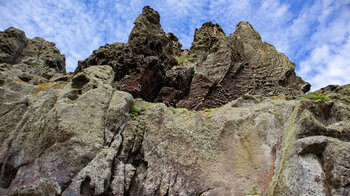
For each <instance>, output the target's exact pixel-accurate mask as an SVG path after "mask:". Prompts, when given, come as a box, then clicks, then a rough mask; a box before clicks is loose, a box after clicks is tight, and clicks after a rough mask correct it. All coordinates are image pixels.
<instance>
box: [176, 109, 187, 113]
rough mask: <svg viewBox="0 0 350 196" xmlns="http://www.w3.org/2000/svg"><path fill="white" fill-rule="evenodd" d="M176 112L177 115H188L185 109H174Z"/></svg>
mask: <svg viewBox="0 0 350 196" xmlns="http://www.w3.org/2000/svg"><path fill="white" fill-rule="evenodd" d="M176 112H178V113H179V114H188V113H189V112H190V111H189V110H188V109H187V108H176Z"/></svg>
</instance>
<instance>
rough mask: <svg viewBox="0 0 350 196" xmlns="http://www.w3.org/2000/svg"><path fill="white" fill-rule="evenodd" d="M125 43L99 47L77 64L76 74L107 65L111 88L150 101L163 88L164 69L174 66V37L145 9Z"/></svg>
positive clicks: (177, 46) (154, 13) (149, 9)
mask: <svg viewBox="0 0 350 196" xmlns="http://www.w3.org/2000/svg"><path fill="white" fill-rule="evenodd" d="M134 24H135V27H134V28H133V30H132V31H131V33H130V36H129V41H128V43H127V44H123V43H114V44H112V45H108V44H107V45H106V46H103V47H100V48H99V49H98V50H96V51H94V53H93V54H92V55H91V56H90V57H88V58H87V59H86V60H84V61H81V62H79V65H78V68H77V69H76V72H79V71H82V70H83V69H84V68H86V67H89V66H92V65H97V64H99V65H110V66H111V67H113V70H114V72H115V73H116V77H115V83H114V87H115V88H116V89H119V90H122V91H126V92H129V93H131V94H132V95H133V96H134V97H142V98H143V99H145V100H147V101H154V100H155V99H156V97H157V95H158V93H159V91H160V89H161V88H162V86H163V83H164V77H165V73H166V71H167V70H169V69H170V68H171V67H173V66H174V65H176V64H177V62H176V59H175V55H176V54H178V53H179V50H180V48H181V45H180V44H179V43H178V42H177V38H176V37H175V35H174V34H168V35H167V34H165V33H164V31H163V29H162V28H161V26H160V16H159V14H158V12H156V11H154V10H153V9H151V8H150V7H145V8H143V10H142V14H141V15H140V16H139V17H137V18H136V20H135V22H134Z"/></svg>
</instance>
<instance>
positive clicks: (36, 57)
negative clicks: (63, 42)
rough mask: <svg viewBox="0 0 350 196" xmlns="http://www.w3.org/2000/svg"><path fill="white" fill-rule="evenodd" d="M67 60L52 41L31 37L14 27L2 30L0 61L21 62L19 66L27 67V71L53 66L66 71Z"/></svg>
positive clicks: (0, 33)
mask: <svg viewBox="0 0 350 196" xmlns="http://www.w3.org/2000/svg"><path fill="white" fill-rule="evenodd" d="M65 61H66V58H65V56H64V55H62V54H61V53H60V51H59V50H58V49H57V48H56V46H55V44H54V43H52V42H48V41H46V40H44V39H42V38H39V37H35V38H33V39H29V38H27V37H26V35H25V33H24V32H23V31H21V30H19V29H16V28H13V27H10V28H8V29H6V30H5V31H1V32H0V63H8V64H10V65H13V64H20V66H18V68H21V69H24V68H26V72H28V71H32V72H34V71H41V72H42V71H43V70H42V69H45V68H46V69H48V68H52V69H55V70H56V71H57V72H60V73H65V72H66V62H65ZM35 68H38V69H37V70H36V69H35ZM36 75H38V74H37V73H36Z"/></svg>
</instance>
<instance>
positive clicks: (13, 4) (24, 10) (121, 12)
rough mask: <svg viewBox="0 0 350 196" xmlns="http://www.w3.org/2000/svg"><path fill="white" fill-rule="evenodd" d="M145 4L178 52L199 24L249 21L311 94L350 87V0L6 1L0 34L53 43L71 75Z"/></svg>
mask: <svg viewBox="0 0 350 196" xmlns="http://www.w3.org/2000/svg"><path fill="white" fill-rule="evenodd" d="M145 5H150V6H151V7H152V8H154V9H155V10H157V11H158V12H159V13H160V15H161V24H162V27H163V28H164V30H165V32H173V33H174V34H175V35H177V36H178V37H179V40H180V42H181V43H182V45H183V46H184V48H189V47H190V46H191V42H192V40H193V33H194V30H195V28H199V27H200V26H201V25H202V24H203V23H204V22H207V21H213V22H215V23H219V24H220V25H221V26H222V28H223V29H224V31H225V32H226V34H229V33H232V32H233V31H234V29H235V25H236V24H237V23H238V22H239V21H249V22H250V23H251V24H252V25H253V27H254V28H255V29H256V30H257V31H258V32H259V33H260V34H261V36H262V39H263V40H264V41H266V42H269V43H271V44H273V45H275V47H276V48H277V49H278V50H279V51H281V52H283V53H285V54H286V55H287V56H289V57H290V59H291V60H292V61H294V62H296V64H297V73H298V74H299V75H301V76H302V77H303V79H304V80H306V81H309V82H310V83H311V84H312V86H313V90H316V89H317V88H320V87H322V86H325V85H327V84H331V83H337V84H345V83H350V78H349V77H347V76H348V75H350V70H349V69H350V68H349V67H350V59H349V57H348V56H349V55H348V53H350V46H349V45H350V44H349V40H350V37H349V36H350V12H349V10H350V0H337V1H332V0H320V1H315V0H314V1H303V0H293V1H292V0H266V1H254V0H216V1H212V0H203V1H198V0H164V1H161V2H159V1H155V0H149V1H146V0H119V1H113V0H100V1H97V2H92V1H83V0H77V1H71V0H61V1H47V0H36V1H34V0H27V1H19V0H12V1H0V9H1V10H2V11H1V12H0V29H1V30H5V29H6V28H8V27H10V26H14V27H17V28H20V29H22V30H24V31H25V32H26V34H27V36H28V37H35V36H39V37H43V38H45V39H46V40H48V41H52V42H55V43H56V44H57V47H58V48H59V49H60V50H61V52H62V53H64V54H65V55H66V57H67V69H68V71H73V70H74V69H75V67H76V66H77V61H78V60H83V59H85V58H87V57H88V56H89V55H90V54H91V53H92V51H93V50H96V49H98V47H99V46H102V45H105V44H106V43H114V42H117V41H118V42H126V41H127V40H128V36H129V33H130V32H131V29H132V28H133V21H134V20H135V18H136V17H137V16H138V15H139V14H140V13H141V11H142V7H143V6H145Z"/></svg>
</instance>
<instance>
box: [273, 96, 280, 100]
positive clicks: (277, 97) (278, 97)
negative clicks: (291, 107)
mask: <svg viewBox="0 0 350 196" xmlns="http://www.w3.org/2000/svg"><path fill="white" fill-rule="evenodd" d="M273 98H275V99H277V100H278V99H282V98H281V97H280V96H273Z"/></svg>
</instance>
